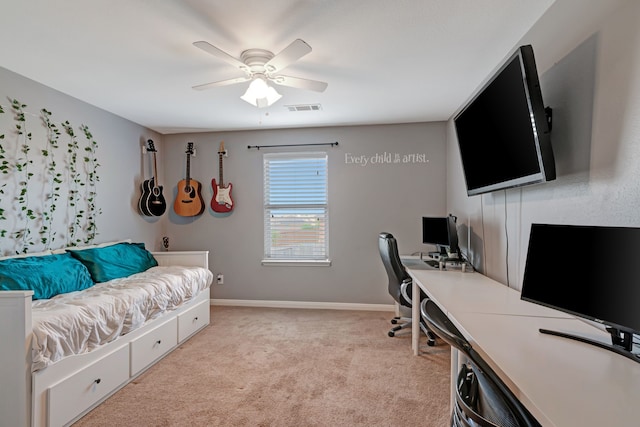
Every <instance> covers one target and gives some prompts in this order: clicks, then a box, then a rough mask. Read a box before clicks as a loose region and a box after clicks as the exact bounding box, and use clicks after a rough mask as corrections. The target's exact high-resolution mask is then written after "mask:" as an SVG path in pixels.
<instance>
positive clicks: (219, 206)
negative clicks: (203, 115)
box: [211, 141, 233, 213]
mask: <svg viewBox="0 0 640 427" xmlns="http://www.w3.org/2000/svg"><path fill="white" fill-rule="evenodd" d="M224 154H225V151H224V141H222V142H221V143H220V149H219V150H218V157H219V167H220V181H219V183H216V179H215V178H214V179H212V180H211V186H212V187H213V197H212V198H211V209H213V211H214V212H222V213H224V212H231V210H232V209H233V200H232V199H231V187H232V185H231V183H229V184H227V185H224V180H223V179H222V157H223V156H224Z"/></svg>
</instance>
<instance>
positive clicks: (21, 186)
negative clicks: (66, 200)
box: [11, 99, 36, 253]
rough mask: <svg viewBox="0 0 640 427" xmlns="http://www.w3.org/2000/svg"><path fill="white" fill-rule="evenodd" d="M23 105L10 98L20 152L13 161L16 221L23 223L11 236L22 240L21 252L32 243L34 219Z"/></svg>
mask: <svg viewBox="0 0 640 427" xmlns="http://www.w3.org/2000/svg"><path fill="white" fill-rule="evenodd" d="M25 107H26V105H25V104H22V103H21V102H19V101H18V100H16V99H12V100H11V108H13V111H14V120H15V121H16V125H15V126H16V134H17V141H16V145H17V146H18V148H19V152H20V154H19V155H18V157H17V158H16V161H15V163H14V170H15V173H16V174H18V195H17V197H16V201H17V202H18V206H19V212H18V221H19V222H21V223H22V224H23V225H22V228H18V229H17V230H15V231H14V232H13V237H14V238H15V239H16V240H18V241H21V242H22V243H21V245H22V249H21V251H20V252H22V253H26V252H28V251H29V247H30V246H33V244H34V243H33V240H32V238H31V227H30V223H31V222H32V221H34V220H35V219H36V214H35V212H34V210H33V209H32V208H30V206H29V192H28V186H29V180H31V178H32V177H33V172H31V171H30V169H29V166H30V165H31V164H32V163H33V160H30V159H29V151H31V148H30V147H29V144H30V142H31V139H32V136H31V132H28V131H27V121H26V118H25V114H24V108H25Z"/></svg>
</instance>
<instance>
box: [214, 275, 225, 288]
mask: <svg viewBox="0 0 640 427" xmlns="http://www.w3.org/2000/svg"><path fill="white" fill-rule="evenodd" d="M216 280H217V282H218V285H222V284H224V274H222V273H219V274H218V275H217V276H216Z"/></svg>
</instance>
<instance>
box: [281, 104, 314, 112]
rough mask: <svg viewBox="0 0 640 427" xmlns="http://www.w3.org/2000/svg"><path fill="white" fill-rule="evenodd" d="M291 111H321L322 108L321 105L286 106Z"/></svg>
mask: <svg viewBox="0 0 640 427" xmlns="http://www.w3.org/2000/svg"><path fill="white" fill-rule="evenodd" d="M285 107H286V108H287V109H288V110H289V111H320V110H322V106H321V105H320V104H299V105H285Z"/></svg>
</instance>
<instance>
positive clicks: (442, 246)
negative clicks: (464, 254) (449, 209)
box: [422, 215, 460, 257]
mask: <svg viewBox="0 0 640 427" xmlns="http://www.w3.org/2000/svg"><path fill="white" fill-rule="evenodd" d="M422 243H424V244H425V245H435V246H436V247H437V252H438V253H439V254H440V255H441V256H445V257H452V256H459V253H460V249H459V248H458V231H457V229H456V217H455V216H453V215H449V216H444V217H427V216H424V217H422Z"/></svg>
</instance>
